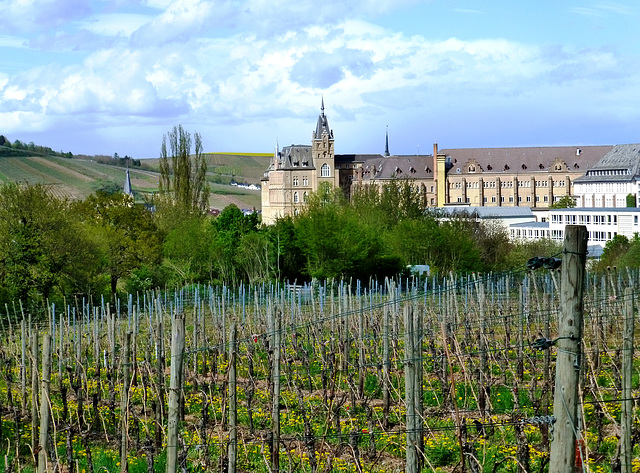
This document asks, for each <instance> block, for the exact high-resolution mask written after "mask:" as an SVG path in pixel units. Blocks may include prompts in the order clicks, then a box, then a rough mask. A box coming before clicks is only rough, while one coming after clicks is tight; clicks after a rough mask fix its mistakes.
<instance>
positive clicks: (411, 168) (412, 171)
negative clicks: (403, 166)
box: [409, 166, 416, 174]
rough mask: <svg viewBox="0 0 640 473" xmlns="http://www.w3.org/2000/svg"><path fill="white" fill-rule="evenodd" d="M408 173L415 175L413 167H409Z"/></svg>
mask: <svg viewBox="0 0 640 473" xmlns="http://www.w3.org/2000/svg"><path fill="white" fill-rule="evenodd" d="M409 172H410V173H411V174H415V173H416V170H415V169H414V168H413V166H411V167H410V168H409Z"/></svg>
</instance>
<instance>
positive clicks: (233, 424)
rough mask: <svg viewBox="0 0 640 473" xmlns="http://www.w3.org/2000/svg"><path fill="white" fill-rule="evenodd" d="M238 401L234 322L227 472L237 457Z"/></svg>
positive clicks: (230, 333)
mask: <svg viewBox="0 0 640 473" xmlns="http://www.w3.org/2000/svg"><path fill="white" fill-rule="evenodd" d="M237 420H238V403H237V390H236V324H235V323H233V324H231V328H230V329H229V450H228V453H229V469H228V472H229V473H235V472H236V461H237V459H238V426H237Z"/></svg>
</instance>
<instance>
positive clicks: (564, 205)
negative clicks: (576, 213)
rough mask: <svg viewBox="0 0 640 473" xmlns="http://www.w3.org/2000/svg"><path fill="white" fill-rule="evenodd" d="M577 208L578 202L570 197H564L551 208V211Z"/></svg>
mask: <svg viewBox="0 0 640 473" xmlns="http://www.w3.org/2000/svg"><path fill="white" fill-rule="evenodd" d="M575 206H576V200H575V199H574V198H573V197H571V196H570V195H563V196H562V197H560V198H559V199H558V200H557V201H556V202H554V203H553V204H551V205H550V206H549V208H550V209H573V208H574V207H575Z"/></svg>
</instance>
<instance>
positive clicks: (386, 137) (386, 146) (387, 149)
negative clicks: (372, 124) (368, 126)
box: [384, 125, 391, 156]
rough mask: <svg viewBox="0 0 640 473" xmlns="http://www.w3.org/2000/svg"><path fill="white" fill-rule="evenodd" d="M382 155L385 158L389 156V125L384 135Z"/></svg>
mask: <svg viewBox="0 0 640 473" xmlns="http://www.w3.org/2000/svg"><path fill="white" fill-rule="evenodd" d="M384 155H385V156H391V155H390V154H389V125H387V133H386V136H385V146H384Z"/></svg>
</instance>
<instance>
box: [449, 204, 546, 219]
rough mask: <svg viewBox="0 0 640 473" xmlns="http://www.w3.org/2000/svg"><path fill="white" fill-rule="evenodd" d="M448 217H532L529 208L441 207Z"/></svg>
mask: <svg viewBox="0 0 640 473" xmlns="http://www.w3.org/2000/svg"><path fill="white" fill-rule="evenodd" d="M438 211H443V212H444V213H446V214H449V215H465V214H466V215H475V216H477V217H478V218H481V219H483V218H524V217H531V218H535V217H534V216H533V212H532V211H531V207H471V206H469V207H442V208H441V209H438Z"/></svg>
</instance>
